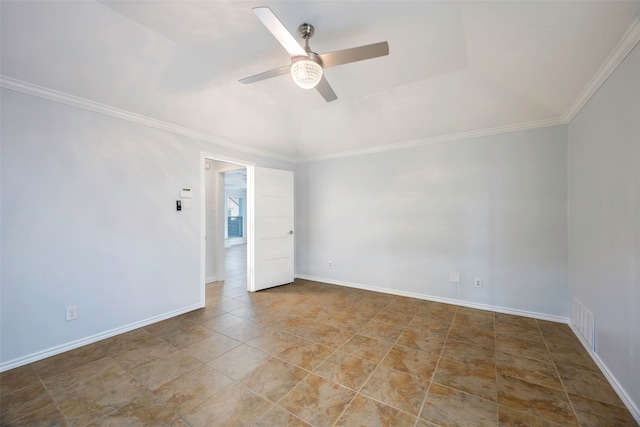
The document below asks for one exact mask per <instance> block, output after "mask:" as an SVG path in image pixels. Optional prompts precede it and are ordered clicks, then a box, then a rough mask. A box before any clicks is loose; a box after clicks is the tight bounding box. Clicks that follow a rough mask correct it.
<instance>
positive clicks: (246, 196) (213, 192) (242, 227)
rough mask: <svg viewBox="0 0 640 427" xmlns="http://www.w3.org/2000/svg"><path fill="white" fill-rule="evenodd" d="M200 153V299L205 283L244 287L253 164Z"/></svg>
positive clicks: (248, 267) (249, 242) (249, 264)
mask: <svg viewBox="0 0 640 427" xmlns="http://www.w3.org/2000/svg"><path fill="white" fill-rule="evenodd" d="M201 157H202V162H201V177H200V181H201V183H202V184H203V185H202V235H203V238H202V247H201V250H202V259H201V270H202V272H201V277H202V300H203V301H204V300H205V289H206V287H205V284H206V283H211V282H218V281H224V280H227V281H230V282H234V284H235V285H236V286H237V285H240V283H241V282H242V283H243V286H244V288H245V290H246V289H247V288H248V282H249V281H250V280H251V274H250V273H249V271H250V270H251V267H252V259H253V258H252V256H251V253H252V250H253V249H252V248H253V237H252V229H251V228H252V227H251V226H250V225H251V224H252V221H253V219H252V209H253V199H252V194H253V180H252V179H251V177H252V176H253V174H252V173H253V167H254V165H253V164H252V163H248V162H244V161H241V160H237V159H231V158H226V157H223V156H219V155H215V154H210V153H202V156H201ZM229 199H231V202H229ZM234 204H235V205H234ZM230 224H231V230H230V229H229V228H230ZM230 231H231V233H230ZM236 282H237V283H236Z"/></svg>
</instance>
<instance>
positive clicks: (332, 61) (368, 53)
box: [318, 42, 389, 68]
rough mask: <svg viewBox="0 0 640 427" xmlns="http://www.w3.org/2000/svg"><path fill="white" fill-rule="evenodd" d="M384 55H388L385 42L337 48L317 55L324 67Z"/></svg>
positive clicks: (387, 44)
mask: <svg viewBox="0 0 640 427" xmlns="http://www.w3.org/2000/svg"><path fill="white" fill-rule="evenodd" d="M385 55H389V43H387V42H380V43H373V44H368V45H364V46H359V47H352V48H350V49H343V50H337V51H335V52H329V53H323V54H322V55H318V56H320V59H321V60H322V66H323V67H324V68H328V67H335V66H336V65H342V64H348V63H350V62H356V61H363V60H365V59H371V58H377V57H379V56H385Z"/></svg>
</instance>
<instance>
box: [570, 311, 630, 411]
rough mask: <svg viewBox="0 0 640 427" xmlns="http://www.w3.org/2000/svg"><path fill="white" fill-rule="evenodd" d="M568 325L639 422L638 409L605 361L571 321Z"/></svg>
mask: <svg viewBox="0 0 640 427" xmlns="http://www.w3.org/2000/svg"><path fill="white" fill-rule="evenodd" d="M569 327H570V328H571V330H572V331H573V334H574V335H575V336H576V337H577V338H578V340H579V341H580V344H582V346H583V347H584V349H585V350H587V353H589V356H591V358H592V359H593V361H594V362H595V364H596V365H597V366H598V368H600V370H601V371H602V373H603V374H604V376H605V377H606V378H607V380H608V381H609V384H611V387H613V389H614V390H615V392H616V393H617V394H618V397H619V398H620V400H622V403H624V404H625V406H626V407H627V409H628V410H629V412H631V415H632V416H633V418H635V420H636V422H637V423H638V424H640V409H639V408H638V406H637V405H636V404H635V403H634V402H633V400H632V399H631V396H629V394H628V393H627V391H626V390H625V389H624V387H622V385H621V384H620V383H619V382H618V379H617V378H616V377H615V376H614V375H613V373H611V371H610V370H609V367H608V366H607V365H606V363H604V362H603V361H602V359H600V356H598V354H597V353H595V352H594V351H593V350H592V349H591V347H590V346H589V344H588V343H587V342H586V341H585V339H584V338H582V336H581V335H580V334H579V333H578V331H577V330H576V328H574V326H573V325H572V324H571V322H569Z"/></svg>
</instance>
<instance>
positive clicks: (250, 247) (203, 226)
mask: <svg viewBox="0 0 640 427" xmlns="http://www.w3.org/2000/svg"><path fill="white" fill-rule="evenodd" d="M207 160H213V161H219V162H225V163H232V164H235V165H238V166H242V167H244V168H245V169H246V171H247V229H246V230H245V231H246V233H247V290H252V289H254V287H255V286H254V283H255V268H254V264H255V253H254V250H255V249H254V248H255V245H254V209H253V206H254V195H255V191H254V185H255V179H254V176H255V163H253V162H248V161H246V160H241V159H236V158H232V157H227V156H222V155H220V154H216V153H210V152H206V151H201V152H200V299H201V301H202V304H203V305H204V304H205V282H206V270H205V266H206V244H207V242H206V236H207V206H206V174H205V162H206V161H207ZM223 197H224V196H223ZM220 213H223V212H220V210H219V209H218V207H216V215H219V214H220ZM220 236H222V240H223V242H224V232H223V234H222V235H221V234H220V230H216V239H219V238H220ZM215 246H216V250H217V249H218V246H219V245H218V244H217V242H216V245H215ZM222 247H224V243H223V245H222ZM218 255H219V254H218V253H216V259H218V258H219V257H218ZM217 264H218V262H216V269H217V268H218V267H219V266H218V265H217Z"/></svg>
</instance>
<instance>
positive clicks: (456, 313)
mask: <svg viewBox="0 0 640 427" xmlns="http://www.w3.org/2000/svg"><path fill="white" fill-rule="evenodd" d="M457 315H458V309H457V308H456V311H455V312H454V314H453V317H452V318H451V324H450V325H449V329H447V335H445V337H444V342H443V343H442V348H441V349H440V355H439V356H438V361H437V362H436V367H435V368H434V369H433V374H432V375H431V381H429V387H427V393H426V394H425V395H424V398H423V399H422V404H421V405H420V411H419V412H418V417H417V419H416V423H415V424H414V427H415V426H417V425H418V421H419V420H420V414H422V411H423V410H424V405H425V404H426V403H427V397H428V396H429V391H431V386H432V385H433V380H434V378H435V376H436V371H437V370H438V366H440V360H442V354H443V353H444V348H445V347H446V345H447V341H448V340H449V333H450V332H451V329H452V328H453V322H454V321H455V318H456V316H457ZM426 421H428V422H431V421H429V420H426ZM432 424H435V423H432Z"/></svg>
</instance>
